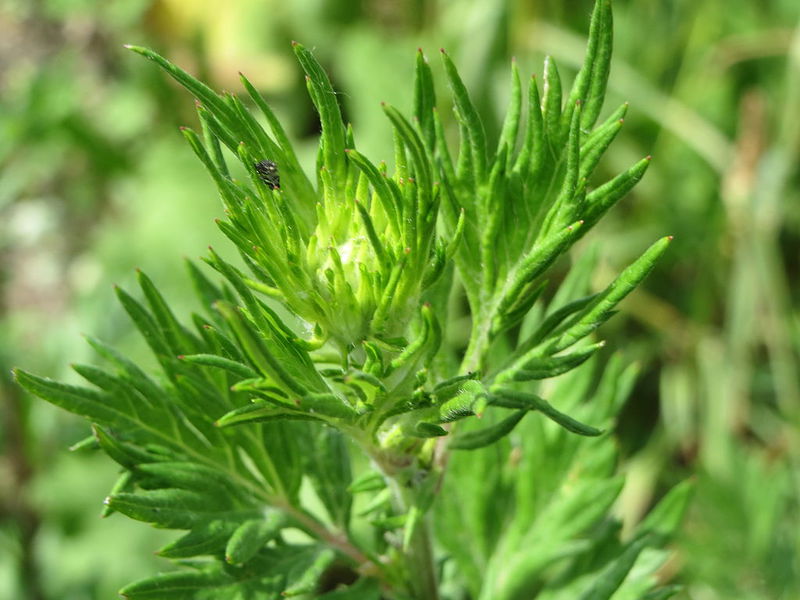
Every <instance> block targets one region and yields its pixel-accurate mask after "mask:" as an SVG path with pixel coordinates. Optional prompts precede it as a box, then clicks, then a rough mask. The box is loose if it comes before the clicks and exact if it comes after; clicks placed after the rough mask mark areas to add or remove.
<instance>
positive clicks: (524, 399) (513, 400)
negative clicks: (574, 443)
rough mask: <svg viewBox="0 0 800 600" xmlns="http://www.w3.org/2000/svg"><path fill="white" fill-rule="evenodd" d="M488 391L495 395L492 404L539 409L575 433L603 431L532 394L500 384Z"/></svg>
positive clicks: (596, 434) (587, 433) (586, 433)
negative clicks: (577, 419)
mask: <svg viewBox="0 0 800 600" xmlns="http://www.w3.org/2000/svg"><path fill="white" fill-rule="evenodd" d="M489 391H490V392H491V393H492V394H493V395H494V396H495V398H494V400H493V401H492V404H495V405H497V406H505V407H507V408H517V409H526V410H536V411H539V412H540V413H542V414H543V415H544V416H546V417H547V418H548V419H550V420H552V421H555V422H556V423H558V424H559V425H561V426H562V427H563V428H564V429H566V430H567V431H571V432H572V433H577V434H578V435H587V436H598V435H601V434H602V433H603V431H602V430H600V429H597V428H595V427H592V426H591V425H585V424H584V423H581V422H580V421H576V420H575V419H573V418H572V417H570V416H569V415H565V414H564V413H562V412H560V411H558V410H556V409H555V408H554V407H553V406H552V405H551V404H550V403H549V402H547V401H546V400H544V399H543V398H540V397H539V396H536V395H534V394H527V393H525V392H519V391H517V390H512V389H510V388H506V387H503V386H501V385H493V386H492V387H491V388H490V390H489Z"/></svg>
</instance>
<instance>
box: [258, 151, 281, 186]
mask: <svg viewBox="0 0 800 600" xmlns="http://www.w3.org/2000/svg"><path fill="white" fill-rule="evenodd" d="M253 167H255V169H256V173H258V176H259V178H260V179H261V181H263V182H264V183H265V184H266V185H268V186H269V187H271V188H272V189H273V190H278V189H280V187H281V178H280V175H278V165H276V164H275V163H274V162H272V161H271V160H268V159H266V158H265V159H264V160H262V161H259V162H257V163H256V164H254V165H253Z"/></svg>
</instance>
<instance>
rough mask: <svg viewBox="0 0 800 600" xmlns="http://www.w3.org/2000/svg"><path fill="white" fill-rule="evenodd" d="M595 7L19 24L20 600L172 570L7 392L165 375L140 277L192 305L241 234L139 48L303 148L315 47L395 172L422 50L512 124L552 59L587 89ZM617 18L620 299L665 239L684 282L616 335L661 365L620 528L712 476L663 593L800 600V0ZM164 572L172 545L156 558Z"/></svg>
mask: <svg viewBox="0 0 800 600" xmlns="http://www.w3.org/2000/svg"><path fill="white" fill-rule="evenodd" d="M590 7H591V2H589V0H579V1H576V2H561V1H557V0H550V1H546V2H539V3H530V2H521V1H515V2H512V1H511V0H509V1H508V2H502V1H498V0H493V1H486V2H476V1H466V0H453V1H448V2H445V1H444V0H441V1H440V2H430V1H425V0H408V1H401V2H387V1H378V0H362V1H361V2H350V1H345V0H339V1H332V0H328V1H326V0H314V1H309V0H298V1H292V2H277V1H269V2H267V1H261V0H238V1H237V2H234V3H228V4H227V5H226V6H225V7H224V8H222V7H220V5H219V4H218V3H211V2H190V1H188V0H162V1H158V2H156V1H151V0H141V1H138V2H130V1H125V2H122V1H117V2H99V1H97V0H36V1H31V2H29V1H27V0H4V1H3V3H2V5H0V69H1V71H0V169H1V170H2V171H1V173H0V217H2V219H0V253H1V254H0V259H1V261H2V262H1V263H0V276H1V279H0V286H1V287H0V293H1V294H2V300H0V311H2V312H1V314H0V347H1V349H0V367H2V371H0V377H1V378H2V389H1V392H2V400H1V402H2V416H3V423H2V433H0V452H1V453H2V457H1V458H0V502H1V505H0V510H1V511H2V512H1V513H0V519H2V522H0V597H3V598H5V597H7V598H15V599H16V598H24V597H26V595H27V596H28V597H31V598H59V599H61V598H93V597H97V598H107V597H111V596H112V594H113V593H114V591H115V590H116V589H117V588H118V587H119V586H120V585H121V584H122V583H123V582H125V581H128V580H130V579H132V578H135V577H137V576H139V575H142V574H144V573H148V572H151V571H152V570H153V565H154V564H155V563H147V561H143V562H145V563H147V564H143V563H140V562H137V560H143V559H137V560H134V559H133V558H132V557H133V556H134V553H127V552H126V553H124V554H115V551H114V547H113V545H112V546H111V547H109V546H108V545H105V546H104V545H101V544H97V543H95V540H100V539H102V540H107V539H114V538H115V537H117V536H126V537H127V539H128V540H130V539H131V537H130V536H133V535H150V534H149V533H148V532H143V531H142V530H141V529H140V528H138V527H132V526H131V523H129V522H126V521H124V520H122V519H113V518H112V519H110V520H108V521H103V522H99V521H98V522H92V523H89V522H86V521H84V520H82V519H80V518H77V517H76V515H78V514H85V510H83V509H79V508H78V505H79V504H80V505H81V506H83V504H82V503H84V502H85V503H92V502H95V503H96V502H98V501H99V499H100V498H101V497H102V494H103V493H104V492H103V490H105V489H107V487H108V484H109V483H110V481H112V480H113V477H114V473H113V472H111V471H108V472H104V471H103V467H98V465H97V464H96V463H95V462H94V461H93V460H92V459H90V458H86V457H84V456H83V455H79V454H75V455H71V456H69V457H64V456H63V455H62V456H60V457H59V458H58V459H54V458H53V457H54V456H57V455H58V453H59V451H60V450H61V449H62V448H63V447H64V446H65V445H68V444H70V443H72V442H74V441H76V440H77V439H79V437H81V435H82V433H83V427H82V425H80V424H77V423H76V422H75V421H73V420H71V419H68V418H65V417H64V416H62V415H61V414H56V412H55V411H53V410H51V409H50V408H49V407H46V406H44V405H42V404H41V403H29V400H28V399H27V398H25V397H24V396H23V395H22V394H21V393H20V392H19V391H18V390H17V389H16V388H14V387H12V386H11V385H10V378H9V376H8V367H10V365H11V362H12V360H13V362H16V363H19V362H20V361H21V359H22V358H23V357H24V360H25V365H26V366H27V367H29V368H31V369H34V370H39V371H45V370H46V371H47V372H48V373H56V372H57V368H60V366H61V365H63V364H64V363H65V359H66V357H69V358H70V359H74V358H75V357H77V356H79V355H80V353H81V352H83V351H84V350H83V348H84V344H82V343H81V340H80V338H79V335H78V334H79V332H80V331H81V330H84V331H92V332H93V333H96V334H98V335H100V336H101V337H104V338H106V339H109V340H110V341H118V342H120V343H121V344H123V345H126V346H127V347H128V348H129V349H130V350H131V351H136V350H137V348H138V349H139V350H141V348H140V347H138V346H136V342H134V341H133V339H132V338H130V339H129V333H130V332H129V331H128V330H127V329H125V327H127V325H126V321H125V319H122V318H120V316H121V312H120V311H119V309H118V308H116V307H115V305H114V302H113V299H112V298H113V294H112V293H111V289H110V284H111V283H112V282H119V283H125V282H126V281H129V280H131V279H132V277H133V267H136V266H140V267H142V268H143V269H145V270H146V271H147V272H148V273H150V274H151V275H152V276H153V277H154V278H156V279H158V281H159V282H160V283H161V285H162V287H164V288H165V291H166V292H167V294H168V295H169V296H170V298H171V299H174V300H178V301H179V302H180V301H181V299H185V298H186V297H187V294H186V291H185V289H184V286H183V284H182V282H179V281H173V280H171V278H170V277H169V276H168V275H167V274H168V273H170V272H172V268H173V267H172V264H171V261H170V260H165V257H175V256H179V255H180V254H186V255H189V256H196V255H198V254H200V253H201V252H202V248H203V247H204V246H205V245H206V244H208V243H209V241H213V240H214V239H215V236H217V235H218V234H217V233H216V231H215V229H214V227H213V223H212V219H213V217H214V216H217V215H218V213H219V209H218V202H217V200H216V198H215V197H214V194H213V192H212V191H211V190H210V188H209V186H208V185H207V184H206V180H205V179H204V175H203V174H202V172H201V169H200V168H199V167H198V165H197V164H196V163H195V161H194V160H193V157H191V156H190V155H189V153H188V152H186V151H185V149H184V147H183V145H182V141H181V140H180V136H179V135H178V134H177V131H176V126H177V125H179V124H183V123H185V122H189V121H190V120H191V119H193V117H192V115H191V111H185V108H184V106H183V104H182V103H181V102H179V101H178V100H176V97H177V96H176V93H175V89H174V87H172V86H171V85H168V84H165V83H164V81H163V79H162V78H160V77H159V76H158V75H157V74H156V73H154V72H153V70H152V69H148V68H147V66H146V65H142V64H140V63H139V61H136V60H134V59H133V58H131V57H129V56H128V55H126V54H123V50H122V49H121V45H122V44H123V43H137V44H148V45H150V46H153V47H156V48H158V49H159V50H160V51H162V53H163V54H165V55H167V56H169V57H170V58H172V59H173V60H175V61H176V62H179V63H181V64H184V65H187V66H192V65H193V66H194V68H193V69H192V70H193V72H195V73H196V74H199V75H200V76H201V77H202V78H204V79H210V80H211V81H213V82H214V83H215V84H216V87H226V86H229V87H231V88H234V87H235V86H237V85H238V84H237V83H236V82H237V81H238V76H237V71H239V70H241V71H243V72H246V73H247V75H248V76H249V77H250V79H251V80H252V81H254V83H255V84H256V85H257V86H258V87H259V88H260V89H261V90H263V91H264V93H265V94H267V95H268V96H269V97H270V101H271V102H272V103H273V105H274V106H276V107H277V108H278V110H279V112H280V116H281V117H283V118H284V119H288V121H289V129H290V133H291V134H292V135H293V137H294V138H295V139H297V140H299V141H300V143H301V145H302V143H303V141H305V140H308V139H309V137H312V136H315V135H316V128H317V124H316V122H315V121H314V119H313V116H312V112H311V108H310V105H309V103H308V102H307V101H306V100H305V99H304V95H303V94H304V86H303V82H302V80H300V79H299V78H298V77H297V73H296V71H295V70H294V69H293V67H292V58H291V52H290V51H289V41H290V40H291V39H293V38H296V39H299V40H301V41H303V42H305V43H306V44H308V45H313V46H314V47H315V52H316V54H317V56H318V57H319V58H320V59H321V60H322V61H323V63H324V64H325V66H326V68H327V69H328V70H329V71H330V72H331V74H332V78H333V79H334V82H335V83H336V86H337V88H339V89H346V90H352V94H351V95H347V96H343V97H341V98H340V100H341V103H342V105H343V108H344V112H345V118H346V119H349V120H351V121H353V123H354V126H355V128H356V130H357V131H359V144H360V147H361V148H363V150H364V152H365V154H367V155H371V156H386V157H387V158H389V157H390V156H391V152H392V151H391V148H385V147H382V146H381V142H380V140H382V139H386V135H385V133H386V131H387V130H388V126H387V125H386V123H385V120H384V117H383V115H382V113H381V110H380V106H379V102H380V100H383V99H387V98H391V99H393V101H395V103H397V104H400V106H401V107H402V108H406V107H408V106H409V105H410V102H411V95H412V90H411V89H409V88H408V87H407V85H406V84H407V82H408V81H410V80H411V68H412V61H411V60H409V58H410V57H411V56H412V54H413V50H414V48H416V47H417V46H423V47H424V48H425V49H426V50H427V51H428V52H433V51H434V50H435V49H436V48H438V47H440V46H445V47H446V48H447V49H448V51H449V52H450V54H451V55H452V56H454V58H455V60H456V62H457V63H458V64H459V65H461V71H462V75H463V76H464V78H465V80H466V83H467V85H468V87H469V89H470V90H472V91H473V94H474V96H473V97H474V98H475V99H476V102H478V103H479V104H480V105H481V107H482V108H489V109H492V108H494V109H495V113H496V114H497V115H498V118H499V115H500V114H501V107H504V106H505V102H506V98H503V97H498V96H499V95H501V93H504V92H498V91H496V90H506V89H507V86H506V84H505V82H506V78H507V59H508V57H509V56H510V55H512V54H513V55H516V57H517V60H518V63H519V65H520V70H521V71H522V72H523V73H526V72H529V71H531V70H533V69H534V68H538V66H537V65H539V64H540V59H541V56H540V52H542V51H543V50H544V49H545V48H546V49H547V51H548V52H550V53H552V54H554V55H555V57H556V58H557V59H558V60H559V62H560V64H561V65H562V68H563V69H564V71H565V73H564V75H565V79H567V80H570V79H571V77H572V73H570V72H569V67H570V66H573V67H574V66H577V64H578V62H579V60H580V57H581V52H582V48H583V46H584V43H585V40H584V39H582V37H583V35H584V33H583V32H584V28H585V22H586V19H587V16H588V13H589V11H590ZM615 19H616V24H617V27H616V28H617V32H618V34H617V36H616V40H615V44H616V51H615V59H614V62H613V67H612V77H611V83H610V93H611V97H610V98H609V101H608V103H607V106H615V105H617V104H619V103H620V102H622V101H624V100H629V101H630V102H631V104H632V106H633V107H634V108H635V110H631V111H629V114H628V115H627V116H626V123H625V127H624V128H623V130H622V132H621V133H620V135H619V137H618V140H617V142H616V146H615V150H614V151H613V152H611V153H610V154H609V155H608V156H607V158H606V160H605V162H604V163H603V164H601V165H600V170H601V171H602V174H606V175H607V174H609V173H611V172H612V171H619V170H620V169H622V168H624V167H625V166H627V165H628V164H630V163H631V162H632V161H633V160H634V159H635V158H636V157H638V156H641V155H643V154H647V153H652V154H653V156H654V161H653V164H652V166H651V168H650V170H649V173H648V176H647V178H646V179H645V180H644V181H643V182H642V184H641V185H640V186H639V187H638V188H637V191H636V193H635V194H634V195H633V196H632V197H631V198H629V200H628V202H627V203H626V205H625V206H623V207H621V210H619V211H618V212H617V213H615V215H614V216H612V217H611V220H610V222H607V223H606V224H605V226H604V227H605V229H606V231H607V232H608V233H609V234H611V235H614V234H615V233H617V232H622V231H623V227H624V232H625V235H624V236H623V235H621V234H619V235H617V238H616V240H615V243H614V244H610V245H608V246H607V247H604V248H603V249H602V251H603V252H608V251H609V250H611V251H614V252H615V254H611V255H609V254H603V255H601V264H607V265H609V267H608V269H609V272H611V271H612V269H614V270H616V269H618V267H619V266H620V265H622V264H625V263H626V262H629V260H630V259H631V258H632V257H633V256H634V254H635V252H637V251H638V249H640V248H641V247H643V245H644V244H645V243H646V242H645V240H650V239H653V238H654V237H656V236H657V235H660V234H661V233H663V232H664V231H669V232H670V233H672V234H674V235H675V236H676V241H675V243H674V244H673V247H672V250H671V252H670V253H669V255H668V257H667V260H668V261H669V262H668V263H667V262H662V263H661V267H660V269H659V270H658V271H657V272H656V273H655V274H654V275H653V276H652V277H651V278H650V279H649V280H648V282H647V283H646V284H645V288H646V289H647V290H649V291H650V293H642V292H641V291H640V292H639V293H638V294H637V295H636V296H634V297H632V298H631V299H630V300H629V301H627V304H626V306H625V310H624V311H623V312H624V313H627V314H628V315H629V316H628V318H627V319H626V320H623V318H622V316H620V317H617V321H616V322H614V321H612V322H611V323H610V324H609V326H608V327H607V330H606V336H607V337H608V336H611V337H612V339H611V341H610V344H611V345H612V346H614V347H616V348H623V349H624V350H626V352H627V354H628V355H629V357H636V358H638V359H639V360H640V361H641V362H642V364H643V366H642V377H641V379H640V380H639V383H638V384H637V386H636V388H635V389H634V392H633V395H632V398H631V400H630V401H629V403H628V404H627V409H626V412H625V413H624V415H623V421H622V423H621V425H620V428H619V430H620V434H621V436H622V438H623V440H624V442H625V444H624V446H623V454H625V455H626V456H628V459H629V471H630V474H629V484H628V486H627V487H626V489H625V490H624V491H623V496H622V501H621V502H620V504H619V512H620V514H621V515H622V516H623V518H624V519H625V520H626V521H627V522H631V523H633V522H635V521H637V520H638V518H639V516H640V515H641V514H642V513H643V512H644V510H645V509H646V508H647V507H649V506H650V505H652V504H653V502H654V500H655V499H656V498H658V497H659V496H660V495H661V494H663V492H664V490H666V489H668V488H669V487H671V486H672V485H673V484H674V482H676V481H678V480H680V479H682V478H683V477H685V476H686V475H687V474H691V473H696V474H697V483H696V485H697V490H696V494H695V501H694V505H693V509H692V511H691V513H690V519H689V520H688V521H687V523H686V524H685V525H684V531H683V538H682V542H681V543H680V544H679V545H678V547H677V549H676V550H677V551H676V553H675V555H674V558H673V560H672V561H671V562H668V563H667V566H666V567H664V577H665V578H667V577H669V576H670V575H671V573H672V572H674V571H675V570H677V569H681V570H682V574H681V576H680V580H679V581H681V582H683V583H684V584H685V586H686V587H685V590H684V592H682V594H683V596H682V597H684V598H692V599H694V600H707V599H708V600H716V599H722V598H730V597H736V598H753V599H758V600H762V599H763V600H772V599H774V598H786V599H790V598H795V597H798V596H800V572H798V564H800V559H799V556H800V555H799V554H798V546H799V545H800V516H798V512H799V511H800V509H799V508H798V496H800V493H799V490H798V486H799V485H800V484H798V480H799V479H800V475H798V460H800V458H798V456H800V451H799V450H798V443H799V442H798V435H800V429H799V428H798V425H797V424H798V422H800V416H799V415H798V411H799V410H800V394H799V393H798V387H799V386H800V383H799V382H798V372H799V371H800V369H799V368H798V353H799V352H800V333H799V332H798V327H799V319H798V303H800V284H798V281H800V276H799V275H800V274H799V273H798V270H800V261H798V256H800V208H798V207H800V203H799V202H798V200H799V199H800V198H798V196H799V195H800V194H798V189H800V188H799V187H798V168H797V162H798V161H797V152H798V145H799V142H798V136H799V134H798V129H800V125H799V124H798V116H797V114H798V113H797V110H796V107H797V106H798V105H800V98H798V94H800V42H798V33H797V31H798V30H797V27H798V19H800V8H798V6H797V2H796V1H795V0H770V1H765V2H752V1H750V0H709V1H704V2H691V1H689V0H676V1H675V2H669V3H663V2H651V1H649V0H617V1H616V2H615ZM435 76H436V77H439V78H440V77H441V76H442V73H440V72H435ZM498 81H502V82H503V84H502V85H497V82H498ZM615 96H616V97H615ZM404 97H405V98H406V99H407V102H408V104H406V105H405V106H403V105H402V102H401V101H402V98H404ZM154 99H158V100H157V101H155V100H154ZM491 127H492V126H491V125H490V126H488V127H487V128H488V129H491ZM494 127H495V128H496V129H497V128H499V123H496V124H495V125H494ZM373 131H374V132H375V135H374V136H372V135H371V134H370V132H373ZM654 136H658V137H657V140H658V141H657V143H656V144H655V145H653V143H652V140H653V138H654ZM308 152H310V150H308ZM301 162H308V161H306V160H301ZM176 221H179V222H181V225H182V226H181V227H175V223H176ZM142 247H148V248H150V249H152V248H158V251H157V252H153V251H152V250H149V251H148V252H146V253H144V252H140V251H139V248H142ZM607 280H608V277H605V278H604V281H607ZM104 287H105V288H106V289H108V292H103V291H102V289H103V288H104ZM98 289H100V291H99V292H98V291H97V290H98ZM186 301H187V302H188V300H186ZM12 315H13V319H12V318H11V317H12ZM78 323H80V330H79V329H78V325H77V324H78ZM45 334H46V335H45ZM87 473H89V474H91V475H88V476H87V475H86V474H87ZM95 480H96V482H97V483H96V487H94V486H95V484H94V483H92V484H91V485H87V484H85V483H84V484H82V485H81V487H80V488H76V487H75V486H74V485H73V482H74V481H83V482H86V481H90V482H93V481H95ZM63 499H68V500H69V502H67V503H66V504H65V503H64V501H63ZM70 507H74V508H70ZM98 512H99V507H98ZM134 531H135V532H136V533H134ZM111 532H113V533H111ZM126 545H131V542H130V541H129V542H128V543H127V544H126ZM157 545H159V542H158V541H155V540H152V538H148V539H143V540H142V542H141V545H140V548H142V549H143V550H144V549H146V548H153V547H156V546H157ZM135 556H137V557H144V556H146V552H138V553H135ZM42 573H46V575H47V576H46V577H44V576H43V575H42ZM45 581H46V582H47V584H46V585H45V584H44V583H43V582H45Z"/></svg>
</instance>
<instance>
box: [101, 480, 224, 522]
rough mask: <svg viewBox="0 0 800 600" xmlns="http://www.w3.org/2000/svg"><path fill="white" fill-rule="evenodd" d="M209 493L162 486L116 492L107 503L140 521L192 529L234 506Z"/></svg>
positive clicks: (218, 516) (222, 514) (222, 515)
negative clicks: (215, 501)
mask: <svg viewBox="0 0 800 600" xmlns="http://www.w3.org/2000/svg"><path fill="white" fill-rule="evenodd" d="M209 500H210V497H209V495H207V494H202V493H198V492H193V491H189V490H181V489H159V490H149V491H143V492H137V493H135V494H117V495H115V496H109V497H108V498H106V500H105V503H106V504H107V505H108V506H109V507H110V508H111V509H113V510H116V511H118V512H121V513H122V514H125V515H127V516H129V517H130V518H132V519H136V520H137V521H145V522H147V523H152V524H153V525H155V526H156V527H163V528H166V529H191V528H192V527H194V526H195V525H196V524H198V523H202V522H204V521H209V520H213V519H215V518H224V517H225V516H226V513H228V512H229V511H230V510H231V508H232V506H231V505H230V504H229V503H224V504H223V503H214V502H210V501H209Z"/></svg>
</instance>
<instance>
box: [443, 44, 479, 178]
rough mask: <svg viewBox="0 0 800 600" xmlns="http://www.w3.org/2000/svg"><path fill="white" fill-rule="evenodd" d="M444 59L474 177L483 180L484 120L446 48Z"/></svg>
mask: <svg viewBox="0 0 800 600" xmlns="http://www.w3.org/2000/svg"><path fill="white" fill-rule="evenodd" d="M442 61H443V62H444V69H445V74H446V75H447V80H448V82H449V83H450V88H451V89H452V90H453V100H454V101H455V105H456V115H457V116H458V119H459V121H460V122H461V123H462V125H463V126H464V132H465V133H466V140H467V144H468V145H469V152H470V157H471V162H472V165H473V168H474V170H475V171H474V172H475V175H474V178H475V180H476V181H483V180H484V178H485V177H486V133H485V132H484V129H483V121H482V120H481V118H480V116H479V115H478V111H477V110H476V108H475V105H474V104H473V103H472V100H470V97H469V92H467V88H466V86H465V85H464V82H463V81H462V80H461V76H460V75H459V74H458V69H456V66H455V64H453V61H452V60H451V59H450V57H449V56H448V55H447V53H446V52H445V51H444V50H442Z"/></svg>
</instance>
